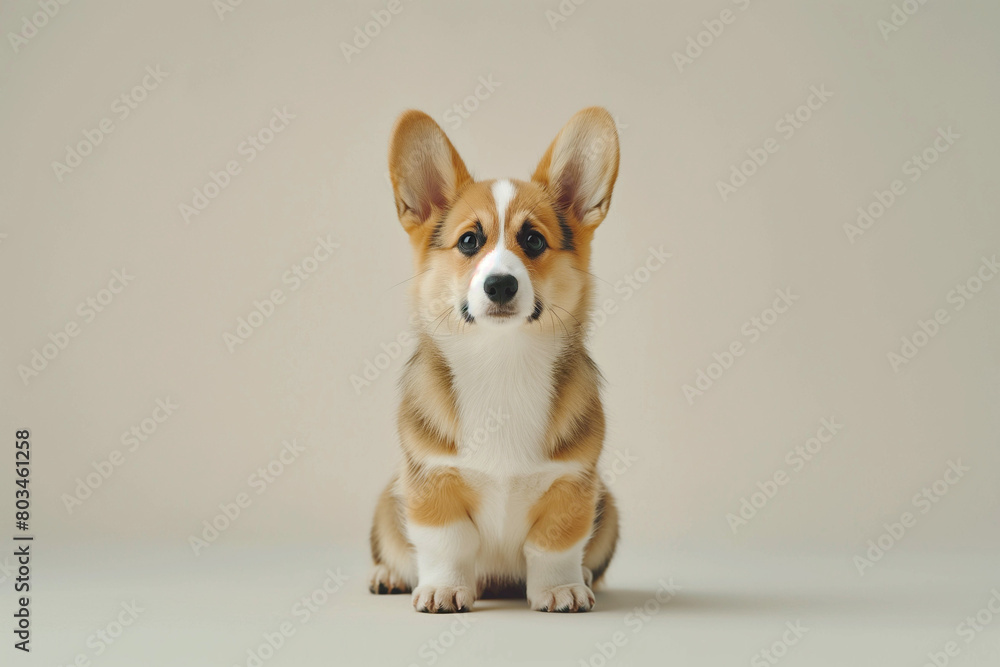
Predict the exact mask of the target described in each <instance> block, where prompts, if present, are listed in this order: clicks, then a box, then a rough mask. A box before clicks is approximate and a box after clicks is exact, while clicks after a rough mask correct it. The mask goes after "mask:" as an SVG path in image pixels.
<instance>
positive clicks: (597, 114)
mask: <svg viewBox="0 0 1000 667" xmlns="http://www.w3.org/2000/svg"><path fill="white" fill-rule="evenodd" d="M389 174H390V176H391V178H392V187H393V191H394V193H395V198H396V210H397V212H398V213H399V220H400V222H401V223H402V224H403V228H404V229H405V230H406V232H407V233H408V234H409V236H410V242H411V244H412V246H413V250H414V253H415V264H416V273H417V275H416V278H415V279H414V280H415V285H414V288H413V294H414V301H415V302H414V306H415V309H416V315H417V320H418V326H419V327H420V328H421V329H422V330H423V331H425V332H427V333H434V332H437V333H441V332H438V330H439V329H440V330H442V332H443V331H447V332H448V333H456V332H458V331H468V330H470V329H471V328H473V327H475V328H477V329H478V328H488V329H490V330H497V331H502V330H515V329H518V328H521V327H531V326H541V325H542V321H543V318H544V317H545V316H546V315H547V316H548V317H549V318H550V319H548V320H546V322H551V324H552V327H553V328H554V327H556V326H557V325H556V324H555V323H556V321H560V322H561V324H560V325H559V326H560V327H563V328H564V330H565V331H566V332H567V333H568V332H569V330H570V329H572V330H573V331H578V330H579V329H580V328H582V326H583V323H584V322H585V321H586V318H587V310H588V308H589V298H590V297H589V295H590V280H589V278H590V274H589V273H588V266H589V263H590V242H591V239H592V238H593V234H594V230H595V229H596V228H597V226H598V225H599V224H600V223H601V221H602V220H604V217H605V216H606V215H607V212H608V206H609V205H610V203H611V191H612V188H613V187H614V184H615V178H616V177H617V175H618V135H617V132H616V130H615V123H614V120H613V119H612V117H611V115H610V114H609V113H608V112H607V111H605V110H604V109H601V108H599V107H591V108H588V109H584V110H582V111H580V112H578V113H577V114H576V115H575V116H573V117H572V118H571V119H570V121H569V122H568V123H567V124H566V126H565V127H563V129H562V130H561V131H560V132H559V134H558V135H556V138H555V140H554V141H553V142H552V144H551V145H550V146H549V149H548V150H547V151H546V152H545V155H544V156H543V157H542V159H541V161H540V162H539V164H538V167H537V168H536V169H535V173H534V175H533V176H532V177H531V180H530V181H520V180H515V179H498V180H492V181H476V180H474V179H473V178H472V176H470V175H469V172H468V170H467V169H466V167H465V164H464V163H463V162H462V158H461V157H459V155H458V153H457V152H456V151H455V148H454V147H453V146H452V145H451V142H450V141H448V137H446V136H445V134H444V132H443V131H442V130H441V128H440V127H439V126H438V124H437V123H435V122H434V120H433V119H431V117H430V116H428V115H427V114H425V113H422V112H420V111H407V112H405V113H403V115H402V116H400V118H399V120H398V121H397V122H396V127H395V129H394V130H393V134H392V140H391V142H390V147H389ZM567 315H568V317H567ZM547 327H548V324H546V328H547Z"/></svg>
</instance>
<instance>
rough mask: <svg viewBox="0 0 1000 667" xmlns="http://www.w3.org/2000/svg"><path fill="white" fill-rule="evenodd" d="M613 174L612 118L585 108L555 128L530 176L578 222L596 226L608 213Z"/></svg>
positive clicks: (615, 172)
mask: <svg viewBox="0 0 1000 667" xmlns="http://www.w3.org/2000/svg"><path fill="white" fill-rule="evenodd" d="M617 177H618V131H617V130H616V129H615V120H614V118H612V117H611V114H609V113H608V112H607V111H606V110H605V109H602V108H601V107H589V108H587V109H583V110H582V111H578V112H577V113H576V114H575V115H574V116H573V117H572V118H570V120H569V122H568V123H566V125H565V127H563V129H562V130H560V131H559V134H558V135H556V138H555V141H553V142H552V145H551V146H549V149H548V150H547V151H545V155H544V156H542V160H541V162H539V163H538V167H537V168H536V169H535V174H534V175H533V176H532V177H531V178H532V180H534V181H536V182H538V183H541V184H542V185H544V186H545V187H546V188H548V189H549V190H550V191H551V192H553V194H554V195H555V197H556V200H557V202H558V203H559V205H560V206H561V207H562V208H563V209H564V210H565V211H567V212H570V213H572V215H573V217H575V218H576V220H578V221H579V222H580V224H582V225H585V226H593V227H596V226H597V225H599V224H600V223H601V221H602V220H604V216H606V215H607V214H608V207H609V206H610V205H611V191H612V189H613V188H614V187H615V179H616V178H617Z"/></svg>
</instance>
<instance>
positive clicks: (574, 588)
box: [528, 584, 594, 611]
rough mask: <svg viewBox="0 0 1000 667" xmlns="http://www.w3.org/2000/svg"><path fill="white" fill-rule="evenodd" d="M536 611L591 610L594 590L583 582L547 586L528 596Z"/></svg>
mask: <svg viewBox="0 0 1000 667" xmlns="http://www.w3.org/2000/svg"><path fill="white" fill-rule="evenodd" d="M528 602H529V603H530V604H531V608H532V609H534V610H535V611H590V610H591V609H593V608H594V592H593V591H592V590H590V587H588V586H584V585H583V584H564V585H562V586H553V587H552V588H546V589H544V590H542V591H541V592H539V593H537V594H535V595H532V596H530V597H529V598H528Z"/></svg>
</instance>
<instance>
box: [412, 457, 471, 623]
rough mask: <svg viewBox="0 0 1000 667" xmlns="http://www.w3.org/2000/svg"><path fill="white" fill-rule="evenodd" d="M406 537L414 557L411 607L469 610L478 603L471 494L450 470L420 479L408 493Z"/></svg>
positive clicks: (435, 610)
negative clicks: (414, 579)
mask: <svg viewBox="0 0 1000 667" xmlns="http://www.w3.org/2000/svg"><path fill="white" fill-rule="evenodd" d="M407 495H408V498H407V535H408V538H409V540H410V543H411V544H412V545H413V547H414V549H415V551H416V556H417V587H416V588H415V589H414V590H413V607H414V608H415V609H416V610H417V611H423V612H430V613H441V612H456V611H469V610H470V609H472V605H473V603H474V602H475V601H476V556H477V554H478V553H479V531H478V530H477V529H476V526H475V524H473V523H472V519H471V518H470V517H471V516H472V513H473V510H474V508H475V497H474V494H472V493H471V490H470V489H469V488H468V487H467V486H466V485H465V483H464V482H463V481H462V479H461V477H460V476H459V475H458V474H457V473H456V472H454V471H442V472H440V473H438V474H435V475H431V476H429V477H426V478H424V479H422V480H421V481H420V483H419V485H414V486H413V487H411V489H410V492H409V493H408V494H407Z"/></svg>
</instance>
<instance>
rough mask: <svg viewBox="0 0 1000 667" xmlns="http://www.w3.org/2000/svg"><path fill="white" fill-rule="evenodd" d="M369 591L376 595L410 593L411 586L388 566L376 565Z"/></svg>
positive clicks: (369, 583) (373, 569)
mask: <svg viewBox="0 0 1000 667" xmlns="http://www.w3.org/2000/svg"><path fill="white" fill-rule="evenodd" d="M368 590H369V591H371V592H372V593H374V594H375V595H385V594H386V593H409V592H410V585H409V584H408V583H406V581H405V580H404V579H403V578H402V577H401V576H399V575H398V574H396V573H395V572H393V571H392V570H391V569H389V567H388V566H386V565H376V566H375V567H373V568H372V574H371V578H370V579H369V580H368Z"/></svg>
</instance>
